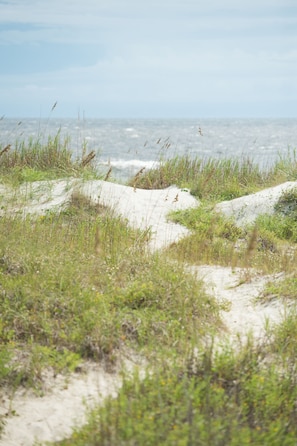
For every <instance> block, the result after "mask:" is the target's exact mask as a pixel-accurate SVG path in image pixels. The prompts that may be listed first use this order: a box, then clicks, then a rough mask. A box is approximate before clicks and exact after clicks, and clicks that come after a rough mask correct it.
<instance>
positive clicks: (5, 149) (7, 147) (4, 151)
mask: <svg viewBox="0 0 297 446" xmlns="http://www.w3.org/2000/svg"><path fill="white" fill-rule="evenodd" d="M10 149H11V144H8V145H7V146H6V147H4V149H2V150H1V152H0V156H2V155H4V153H6V152H8V151H9V150H10Z"/></svg>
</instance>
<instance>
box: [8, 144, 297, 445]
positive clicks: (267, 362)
mask: <svg viewBox="0 0 297 446" xmlns="http://www.w3.org/2000/svg"><path fill="white" fill-rule="evenodd" d="M84 175H87V176H88V175H96V171H95V169H94V166H93V164H92V159H91V156H90V157H89V158H88V157H87V154H85V156H84V157H82V158H81V160H80V161H78V160H72V158H71V155H70V149H69V148H67V147H66V146H65V145H64V144H62V145H60V143H59V142H58V139H57V140H56V141H55V140H49V142H48V144H47V145H46V146H40V145H39V144H37V143H33V142H31V143H30V144H29V146H24V145H22V144H20V146H19V147H18V149H17V150H16V151H11V149H10V148H2V150H1V152H0V180H1V182H2V183H4V182H6V183H7V182H9V184H12V185H17V184H19V183H20V182H21V181H28V180H30V179H31V180H36V179H44V178H47V179H49V178H51V179H52V178H59V177H61V176H63V177H67V176H69V177H70V176H84ZM296 178H297V163H296V160H295V154H288V157H287V158H283V159H280V160H279V161H278V162H277V163H276V164H275V165H274V166H272V167H271V168H269V169H266V170H265V171H261V170H260V169H259V167H258V166H256V165H255V164H253V163H252V162H251V161H250V160H243V161H238V160H235V161H232V160H219V161H218V160H207V161H206V160H200V159H194V160H191V159H190V158H188V157H181V158H174V159H173V160H165V161H164V162H163V163H162V162H161V164H160V166H159V168H158V169H154V170H152V171H150V172H148V173H146V174H143V173H141V174H140V175H138V176H136V177H134V178H133V179H131V181H130V184H131V185H133V186H135V185H136V186H138V187H146V188H152V187H153V188H161V187H166V186H168V185H170V184H176V185H178V186H180V187H182V188H183V187H187V188H190V189H191V192H192V193H193V194H195V195H196V196H197V197H199V198H200V200H201V206H200V207H198V208H196V209H192V210H188V211H183V212H178V213H175V214H174V215H172V216H171V218H172V219H174V221H176V222H179V223H181V224H184V225H186V226H187V227H188V228H189V229H190V230H191V235H190V236H189V237H187V238H184V239H183V240H181V241H180V242H179V243H177V244H174V245H172V246H170V247H169V248H168V249H167V250H166V252H164V253H158V254H149V253H148V252H147V250H146V249H145V246H146V241H147V237H148V236H149V234H148V233H147V232H145V233H143V232H141V231H136V230H132V229H131V228H129V226H128V225H127V222H126V221H123V220H122V219H120V218H118V217H116V216H115V215H114V214H113V213H112V211H111V210H110V209H106V208H104V207H102V206H98V205H92V204H91V203H90V202H89V201H88V200H87V199H85V198H84V197H83V196H80V195H79V194H76V195H74V196H73V197H72V200H71V202H70V203H69V206H68V207H67V208H65V209H64V210H63V211H62V212H61V213H59V214H55V213H51V212H49V213H48V214H47V215H45V216H41V217H29V216H28V217H26V218H21V217H20V216H17V215H16V216H9V215H4V216H3V217H2V218H1V219H0V234H1V237H0V385H1V387H2V388H4V389H5V388H6V389H7V388H10V389H15V388H16V387H18V386H31V387H34V388H35V389H36V390H38V389H41V388H42V379H43V372H44V371H45V370H48V369H52V370H53V371H54V373H57V372H60V373H69V372H71V371H74V370H76V369H77V367H78V365H79V364H80V363H81V362H82V361H83V360H84V359H91V360H93V361H100V362H102V363H103V364H105V366H106V367H107V368H108V369H109V370H112V368H113V366H114V364H115V358H116V354H117V352H118V351H120V350H121V349H122V348H129V349H131V350H133V351H137V352H138V353H139V354H140V355H142V356H144V357H146V358H147V359H148V363H149V370H148V372H147V375H146V377H145V378H144V379H143V378H140V377H139V376H138V375H135V376H133V377H131V376H130V377H126V378H125V379H124V384H123V387H122V388H121V390H120V391H119V394H118V396H117V397H116V398H109V399H107V400H106V402H105V404H104V405H103V406H102V407H100V408H97V409H95V410H94V411H93V412H92V413H91V414H90V415H89V421H88V423H87V425H86V426H85V427H84V428H82V429H80V430H77V431H75V432H74V433H73V435H72V436H71V438H69V439H66V440H64V441H61V442H57V443H55V444H57V445H58V444H59V445H63V446H64V445H70V444H71V445H77V446H85V445H93V446H95V445H96V446H97V445H168V446H171V445H202V446H207V445H212V446H216V445H217V446H219V445H220V446H221V445H228V446H229V445H234V446H235V445H247V444H255V445H266V444H267V445H268V444H269V445H270V446H281V445H286V446H291V445H292V446H293V445H296V438H297V422H296V421H297V407H296V400H297V394H296V389H297V386H296V379H297V375H296V345H297V343H296V341H297V331H296V326H297V318H296V314H294V312H292V313H291V314H290V316H289V317H287V318H284V321H283V322H282V323H281V324H280V325H278V326H277V327H270V328H269V330H267V335H266V339H264V340H263V342H262V343H259V342H256V341H255V340H253V339H252V338H250V339H249V340H248V341H247V342H246V343H242V344H241V346H240V347H237V348H236V349H234V348H233V347H232V346H229V345H225V346H223V347H222V348H221V349H220V350H219V351H218V349H214V348H213V345H212V335H213V334H214V333H215V332H218V330H219V329H220V320H219V306H218V304H217V303H216V301H215V300H214V299H213V298H212V296H209V295H208V294H207V293H206V292H205V289H204V286H203V284H202V282H199V281H197V280H196V279H195V278H194V277H193V276H192V275H191V274H188V273H186V271H185V269H184V262H187V263H194V264H203V263H204V264H205V263H208V264H222V265H229V266H242V267H243V268H245V270H247V271H253V270H254V269H257V270H258V271H261V272H263V273H267V272H278V273H282V274H284V273H285V275H284V280H283V281H279V282H278V283H273V284H269V285H268V286H267V289H266V291H265V293H264V295H263V296H262V297H261V299H263V300H264V301H267V300H269V299H287V301H288V305H289V304H290V305H292V304H294V302H295V300H296V297H297V278H296V268H295V264H296V255H295V251H296V250H295V244H296V233H297V230H296V228H295V226H296V208H297V207H296V203H297V200H296V194H295V192H292V193H290V194H289V195H284V196H283V197H282V198H281V200H280V201H279V202H278V204H277V206H276V209H275V211H276V213H275V215H274V216H270V217H268V216H263V217H261V218H259V219H258V220H257V222H256V224H255V225H253V226H252V227H246V228H244V229H239V228H238V227H237V226H236V225H235V223H234V222H233V221H232V220H228V219H226V218H223V217H222V216H221V215H219V214H217V213H216V212H214V204H215V203H217V202H218V201H220V200H227V199H232V198H235V197H239V196H242V195H244V194H247V193H250V192H254V191H256V190H259V189H261V188H264V187H268V186H272V185H275V184H278V183H280V182H283V181H286V180H295V179H296ZM247 277H248V276H246V280H248V278H247ZM0 421H1V420H0ZM0 426H1V423H0Z"/></svg>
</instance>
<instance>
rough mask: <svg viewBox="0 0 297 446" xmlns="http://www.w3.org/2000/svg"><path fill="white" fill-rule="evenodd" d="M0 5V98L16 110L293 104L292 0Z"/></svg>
mask: <svg viewBox="0 0 297 446" xmlns="http://www.w3.org/2000/svg"><path fill="white" fill-rule="evenodd" d="M199 3H201V4H199ZM0 5H1V17H0V57H1V59H2V60H4V61H5V64H4V65H3V66H2V69H1V74H0V92H1V98H7V101H8V97H10V100H11V102H12V101H15V104H20V103H21V102H22V103H28V101H29V100H30V99H31V102H34V101H35V103H39V102H42V101H46V100H47V98H50V101H52V100H56V99H57V100H58V101H60V102H61V101H65V103H67V104H74V103H77V104H81V103H84V104H86V107H88V106H90V107H91V106H92V107H93V104H95V103H103V102H104V103H105V104H118V105H119V104H121V107H122V109H124V106H125V105H126V106H127V107H128V104H129V103H130V104H132V103H135V104H136V103H137V104H141V103H142V104H143V107H145V104H151V103H158V104H163V105H164V108H166V104H169V105H168V109H170V107H171V104H174V103H176V104H177V103H179V104H181V103H183V104H186V103H188V104H193V103H198V102H199V101H204V103H205V104H207V103H209V104H215V103H216V104H221V105H220V106H221V107H222V108H223V106H224V104H226V106H227V105H228V103H231V102H232V103H236V104H238V107H239V108H240V104H244V103H246V104H248V103H251V102H253V103H254V104H257V103H258V104H259V103H260V102H261V101H262V102H263V101H271V100H274V99H275V101H279V100H287V99H288V98H292V99H293V98H296V99H297V92H296V87H295V83H296V82H295V77H296V71H297V58H296V48H297V32H296V30H297V23H296V16H297V7H296V6H295V2H294V1H293V0H269V1H268V0H258V1H255V0H250V1H249V2H244V4H243V3H242V2H238V1H235V0H225V1H224V2H221V1H219V0H208V2H197V0H195V1H194V0H183V1H181V0H171V1H169V0H159V1H156V0H151V1H150V2H143V1H139V0H137V1H136V0H127V1H125V2H124V1H122V0H108V1H107V0H105V1H103V0H101V1H100V2H98V1H97V0H84V2H83V3H82V2H81V0H52V1H51V2H41V1H40V0H10V1H9V2H3V1H2V2H1V0H0ZM52 96H55V97H53V98H52ZM38 101H39V102H38ZM72 106H73V105H72ZM15 107H16V105H15ZM139 107H140V105H139ZM0 114H1V111H0Z"/></svg>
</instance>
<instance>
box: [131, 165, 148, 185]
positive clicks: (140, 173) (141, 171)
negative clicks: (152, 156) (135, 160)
mask: <svg viewBox="0 0 297 446" xmlns="http://www.w3.org/2000/svg"><path fill="white" fill-rule="evenodd" d="M144 170H145V167H142V168H141V169H140V170H139V171H138V172H137V174H136V175H135V177H134V178H133V187H134V190H135V189H136V187H137V183H138V180H139V178H140V176H141V175H142V174H143V172H144Z"/></svg>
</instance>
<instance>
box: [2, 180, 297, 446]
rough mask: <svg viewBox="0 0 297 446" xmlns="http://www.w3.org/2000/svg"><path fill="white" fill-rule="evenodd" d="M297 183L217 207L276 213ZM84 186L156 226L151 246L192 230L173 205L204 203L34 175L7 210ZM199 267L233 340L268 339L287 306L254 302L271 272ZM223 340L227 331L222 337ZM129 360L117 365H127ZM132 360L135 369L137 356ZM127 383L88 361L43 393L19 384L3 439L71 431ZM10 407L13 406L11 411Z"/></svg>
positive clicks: (58, 202)
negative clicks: (171, 215) (268, 329)
mask: <svg viewBox="0 0 297 446" xmlns="http://www.w3.org/2000/svg"><path fill="white" fill-rule="evenodd" d="M296 184H297V183H292V182H290V183H285V184H284V185H280V186H278V187H276V188H270V189H267V190H265V191H262V192H259V193H258V194H253V195H251V196H248V197H243V198H239V199H237V200H232V201H230V202H224V203H221V204H219V205H217V210H218V211H220V212H223V213H225V214H226V215H229V216H233V217H235V218H236V219H237V222H238V224H240V225H242V224H243V223H247V222H252V221H254V219H255V217H256V216H257V215H259V214H260V213H264V212H268V213H269V212H272V210H273V205H274V203H275V202H276V200H277V199H278V198H279V196H280V194H281V193H282V191H283V190H286V189H288V188H292V187H294V186H296ZM77 190H79V191H80V192H81V193H83V194H85V195H87V196H89V197H90V198H91V200H92V201H94V202H98V203H101V204H104V205H106V206H109V207H111V208H112V209H113V210H114V212H115V213H117V214H119V215H122V216H123V217H124V218H126V219H127V220H128V222H129V224H130V225H131V226H133V227H136V228H140V229H147V228H150V229H151V231H152V239H151V242H150V249H152V250H156V249H160V248H163V247H165V246H168V245H169V244H170V243H172V242H174V241H177V240H179V239H180V238H181V237H184V236H185V235H187V234H188V230H187V229H185V228H184V227H182V226H181V225H177V224H174V223H171V222H168V221H167V214H168V212H170V211H173V210H178V209H186V208H188V207H194V206H198V205H199V203H198V202H197V201H196V200H195V198H193V197H192V196H191V195H190V194H189V193H188V192H187V191H182V190H180V189H178V188H176V187H170V188H168V189H165V190H151V191H148V190H140V189H136V190H134V189H133V188H131V187H126V186H122V185H118V184H113V183H107V182H102V181H86V182H83V183H81V182H78V181H77V180H74V179H71V180H60V181H52V182H36V183H33V184H30V185H25V186H22V188H21V189H20V191H19V192H18V194H16V195H17V196H16V195H15V194H12V193H11V192H9V191H8V190H7V189H5V188H3V187H2V189H1V193H2V194H3V195H5V194H6V196H7V200H2V201H3V204H4V207H2V211H1V213H2V214H3V213H9V212H13V213H15V212H19V213H21V214H22V215H25V214H28V213H32V214H38V215H42V214H44V213H46V212H48V211H51V210H59V209H61V208H63V206H65V205H66V203H67V202H68V201H69V199H70V197H71V194H72V193H73V191H77ZM191 270H192V272H193V273H194V274H197V275H198V276H199V277H200V278H203V280H204V282H205V284H206V287H207V289H208V291H209V292H210V293H211V294H213V295H214V296H215V297H216V298H217V299H218V300H219V301H220V302H221V303H224V308H225V309H224V310H222V314H221V316H222V319H223V321H224V322H225V324H226V327H227V333H228V337H227V338H225V339H230V340H231V342H232V341H233V340H236V339H237V337H238V335H240V336H245V335H246V334H247V333H249V332H252V333H253V335H254V337H255V338H262V337H263V336H264V334H265V325H266V324H267V323H268V321H269V323H270V324H271V323H275V322H279V321H280V319H281V317H282V314H283V313H284V311H285V309H284V308H283V307H282V305H281V303H277V304H268V305H266V306H264V305H261V304H260V303H255V299H256V298H257V297H258V296H259V294H260V292H261V290H262V289H263V287H264V285H265V283H266V282H267V280H269V279H271V277H261V276H257V275H252V276H251V281H249V282H245V283H241V279H242V274H243V271H242V270H240V269H236V270H231V268H224V267H220V266H214V267H213V266H207V265H206V266H203V267H191ZM222 339H223V338H222ZM127 364H128V360H125V361H124V362H123V363H122V365H121V366H119V367H118V372H120V370H121V369H123V368H127ZM129 367H130V368H131V362H130V365H129ZM120 385H121V377H120V373H115V374H109V373H106V372H105V371H104V370H103V369H102V368H101V367H100V366H96V365H92V366H89V367H87V368H86V373H84V374H74V375H73V376H72V377H71V379H70V381H69V384H68V385H67V386H65V381H64V379H62V378H61V377H59V378H49V379H48V380H47V387H48V388H50V391H46V392H45V393H44V395H43V396H42V397H38V396H36V395H34V394H33V393H32V392H27V393H24V392H23V391H22V390H18V391H17V392H16V394H15V395H14V396H13V398H12V399H10V398H9V397H8V396H7V395H6V396H4V398H3V399H2V401H1V406H0V414H4V413H8V416H7V417H6V427H5V432H4V435H3V436H2V438H1V439H0V446H30V445H33V443H34V440H39V441H41V442H44V441H53V440H59V439H62V438H65V437H67V436H69V435H70V434H71V430H72V428H73V426H74V425H82V424H83V423H84V422H85V420H86V418H85V413H86V408H87V407H92V405H93V404H95V403H100V402H101V401H102V400H103V398H104V397H105V396H106V395H114V394H115V393H116V389H117V388H119V386H120ZM12 411H15V412H14V413H15V414H14V415H12Z"/></svg>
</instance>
